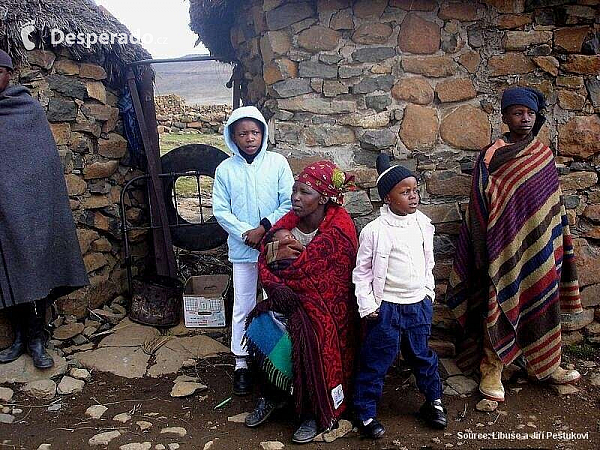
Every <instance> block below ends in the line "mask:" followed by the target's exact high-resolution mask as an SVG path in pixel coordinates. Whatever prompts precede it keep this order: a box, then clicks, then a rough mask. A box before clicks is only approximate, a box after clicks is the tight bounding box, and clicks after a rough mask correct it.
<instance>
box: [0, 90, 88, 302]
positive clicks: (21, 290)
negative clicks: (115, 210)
mask: <svg viewBox="0 0 600 450" xmlns="http://www.w3.org/2000/svg"><path fill="white" fill-rule="evenodd" d="M87 284H88V277H87V274H86V270H85V266H84V264H83V259H82V257H81V250H80V248H79V242H78V240H77V234H76V232H75V223H74V221H73V216H72V214H71V209H70V207H69V197H68V194H67V188H66V184H65V178H64V174H63V168H62V165H61V162H60V158H59V156H58V151H57V148H56V144H55V142H54V138H53V136H52V132H51V131H50V127H49V125H48V121H47V119H46V114H45V112H44V110H43V108H42V106H41V105H40V104H39V103H38V102H37V101H36V100H35V99H33V98H32V97H31V95H30V94H29V91H28V90H27V89H26V88H25V87H23V86H9V87H8V88H6V89H5V90H4V91H2V92H0V309H2V308H6V307H10V306H14V305H16V304H21V303H28V302H31V301H35V300H40V299H43V298H46V297H48V296H54V297H56V296H60V295H66V294H68V293H70V292H71V291H73V290H75V289H77V288H79V287H82V286H85V285H87Z"/></svg>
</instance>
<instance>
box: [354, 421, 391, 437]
mask: <svg viewBox="0 0 600 450" xmlns="http://www.w3.org/2000/svg"><path fill="white" fill-rule="evenodd" d="M358 429H359V431H360V434H361V436H362V437H364V438H368V439H379V438H380V437H381V436H383V435H384V434H385V428H384V427H383V425H381V424H380V423H379V421H378V420H377V419H373V420H371V422H369V424H368V425H363V424H362V422H359V425H358Z"/></svg>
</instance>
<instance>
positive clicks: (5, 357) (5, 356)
mask: <svg viewBox="0 0 600 450" xmlns="http://www.w3.org/2000/svg"><path fill="white" fill-rule="evenodd" d="M23 353H25V339H24V336H23V332H22V331H21V330H20V329H19V328H17V329H15V340H14V342H13V343H12V345H11V346H10V347H8V348H5V349H4V350H2V351H1V352H0V364H5V363H9V362H12V361H15V360H16V359H18V358H19V356H21V355H22V354H23Z"/></svg>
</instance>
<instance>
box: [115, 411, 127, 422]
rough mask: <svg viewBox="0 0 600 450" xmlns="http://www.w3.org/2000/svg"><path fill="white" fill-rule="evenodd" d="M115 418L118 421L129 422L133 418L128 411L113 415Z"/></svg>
mask: <svg viewBox="0 0 600 450" xmlns="http://www.w3.org/2000/svg"><path fill="white" fill-rule="evenodd" d="M113 420H114V421H116V422H121V423H127V422H129V421H130V420H131V416H130V415H129V414H127V413H121V414H117V415H116V416H115V417H113Z"/></svg>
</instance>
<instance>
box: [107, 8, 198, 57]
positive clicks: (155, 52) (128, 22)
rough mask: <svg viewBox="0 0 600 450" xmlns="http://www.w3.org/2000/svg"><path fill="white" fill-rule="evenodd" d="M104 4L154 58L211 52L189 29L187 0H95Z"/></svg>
mask: <svg viewBox="0 0 600 450" xmlns="http://www.w3.org/2000/svg"><path fill="white" fill-rule="evenodd" d="M95 1H96V3H97V4H98V5H102V6H104V7H105V8H106V9H107V10H109V11H110V12H111V14H112V15H113V16H115V17H116V18H117V19H118V20H119V21H120V22H121V23H123V24H124V25H125V26H126V27H127V28H129V31H131V33H132V34H134V35H135V36H139V37H142V38H143V39H144V41H143V44H142V45H143V46H144V48H145V49H146V50H148V51H149V52H150V53H151V54H152V57H153V58H177V57H179V56H185V55H190V54H197V53H202V54H205V53H208V51H207V50H206V48H205V47H204V46H203V45H202V44H199V45H198V46H197V47H194V43H195V42H196V39H197V38H198V36H197V35H196V34H195V33H194V32H192V30H190V27H189V23H190V14H189V8H190V3H189V1H188V0H168V1H165V0H95Z"/></svg>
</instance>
